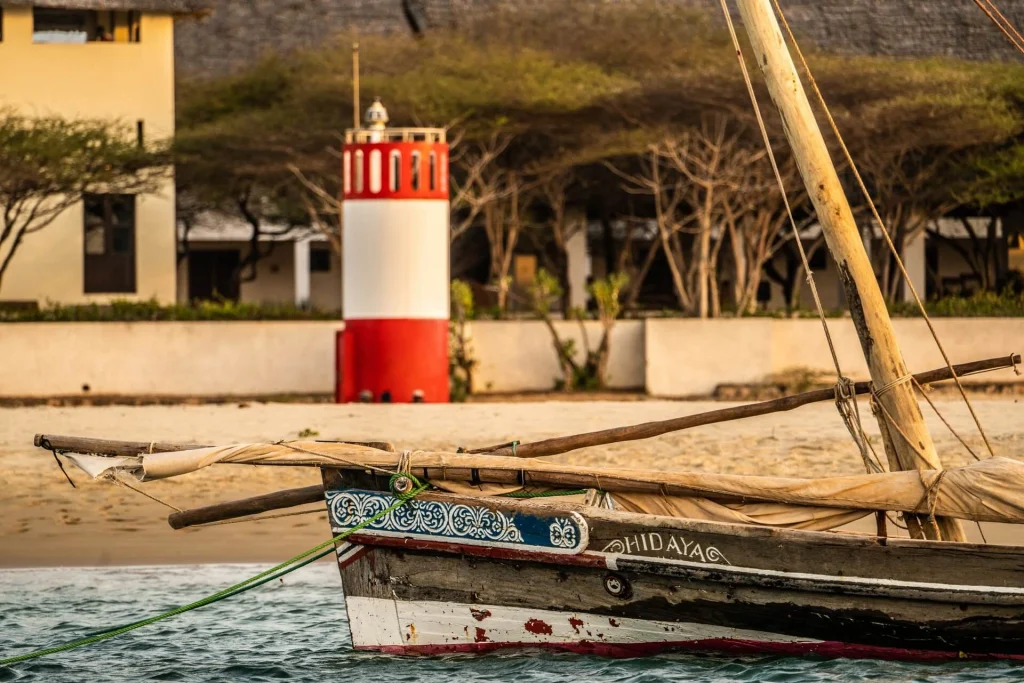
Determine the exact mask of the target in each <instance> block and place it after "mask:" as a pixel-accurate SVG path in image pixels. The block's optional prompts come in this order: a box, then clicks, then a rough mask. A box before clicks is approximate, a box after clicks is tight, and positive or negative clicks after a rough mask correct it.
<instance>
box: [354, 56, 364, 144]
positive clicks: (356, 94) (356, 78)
mask: <svg viewBox="0 0 1024 683" xmlns="http://www.w3.org/2000/svg"><path fill="white" fill-rule="evenodd" d="M360 118H362V112H360V111H359V43H352V127H353V128H354V129H356V130H359V123H360Z"/></svg>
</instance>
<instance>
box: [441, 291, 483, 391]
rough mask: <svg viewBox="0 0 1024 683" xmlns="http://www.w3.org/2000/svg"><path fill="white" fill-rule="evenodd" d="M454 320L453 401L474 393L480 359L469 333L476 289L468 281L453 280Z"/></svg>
mask: <svg viewBox="0 0 1024 683" xmlns="http://www.w3.org/2000/svg"><path fill="white" fill-rule="evenodd" d="M450 295H451V309H452V320H451V323H450V324H449V325H448V386H449V395H450V398H451V400H452V401H454V402H462V401H465V400H466V399H467V398H468V397H469V396H470V395H471V394H472V393H473V370H474V369H475V368H476V366H477V360H476V358H474V357H473V347H472V345H471V344H470V341H469V337H468V335H467V334H466V321H467V320H471V319H472V318H473V315H474V310H473V289H472V288H471V287H470V286H469V283H467V282H465V281H463V280H459V279H455V280H452V283H451V289H450Z"/></svg>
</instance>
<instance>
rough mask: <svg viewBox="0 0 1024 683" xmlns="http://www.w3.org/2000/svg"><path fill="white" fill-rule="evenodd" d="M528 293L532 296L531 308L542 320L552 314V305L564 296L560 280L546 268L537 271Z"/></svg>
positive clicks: (527, 289)
mask: <svg viewBox="0 0 1024 683" xmlns="http://www.w3.org/2000/svg"><path fill="white" fill-rule="evenodd" d="M526 291H527V292H528V293H529V295H530V307H531V308H532V309H533V312H534V313H535V314H536V315H537V316H539V317H541V318H544V317H547V316H549V315H550V314H551V305H552V304H553V303H554V302H555V301H557V300H558V299H559V298H561V296H562V294H563V292H562V285H561V283H559V282H558V278H557V277H555V276H554V275H552V274H551V272H550V271H548V270H547V269H546V268H541V269H539V270H538V271H537V274H536V275H535V276H534V278H533V282H531V283H530V284H529V285H528V286H527V288H526Z"/></svg>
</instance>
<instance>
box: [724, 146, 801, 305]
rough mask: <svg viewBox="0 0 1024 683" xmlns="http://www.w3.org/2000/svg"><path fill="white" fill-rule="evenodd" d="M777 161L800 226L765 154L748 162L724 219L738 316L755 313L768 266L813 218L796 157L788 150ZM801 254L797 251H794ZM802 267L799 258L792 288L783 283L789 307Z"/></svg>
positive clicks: (726, 203) (789, 283)
mask: <svg viewBox="0 0 1024 683" xmlns="http://www.w3.org/2000/svg"><path fill="white" fill-rule="evenodd" d="M777 161H778V160H777ZM778 164H779V173H780V175H781V176H782V183H783V186H784V187H785V188H786V191H787V192H788V193H789V204H790V207H791V209H792V210H793V211H794V220H795V221H796V222H797V224H796V226H791V225H790V224H789V223H790V221H789V213H788V212H787V211H786V202H785V201H784V198H783V196H782V192H781V190H780V189H779V185H778V182H777V180H776V179H775V174H774V172H773V171H772V168H771V165H770V164H769V162H768V160H767V159H763V160H761V161H759V162H758V163H752V164H749V165H747V166H746V168H745V171H746V175H745V176H744V178H743V180H742V182H741V183H740V186H739V190H738V191H737V192H736V193H735V197H734V201H730V202H725V217H724V218H725V227H726V231H727V234H728V238H729V245H730V248H731V252H732V265H733V280H732V286H733V303H734V305H735V309H736V315H737V316H742V315H745V314H747V313H749V312H752V311H753V310H754V308H755V307H756V305H757V290H758V286H759V285H760V283H761V279H762V275H763V274H765V269H766V265H767V264H768V263H770V262H771V260H772V259H773V258H774V257H775V255H776V254H777V253H778V252H779V250H780V249H782V248H783V247H784V246H786V245H788V244H791V243H792V241H793V239H794V238H795V237H796V234H797V233H799V232H801V231H802V230H803V229H804V228H805V227H807V226H808V225H810V224H811V223H812V222H813V221H814V220H815V216H814V210H813V207H812V206H811V204H810V201H809V199H808V197H807V192H806V190H805V189H804V184H803V182H802V181H801V180H800V174H799V173H798V171H797V168H796V163H795V162H794V160H793V158H792V157H791V156H789V155H786V156H784V157H782V160H781V161H778ZM794 228H795V230H794ZM794 246H795V245H794ZM797 255H798V254H796V252H795V250H794V252H793V256H797ZM802 270H803V263H802V262H798V264H797V267H796V272H793V273H790V275H789V277H791V278H792V279H791V280H790V281H789V282H788V287H786V286H784V288H783V289H784V293H785V298H786V304H787V306H792V305H793V304H794V302H793V301H792V300H791V299H792V295H793V292H794V290H795V291H796V292H799V288H794V286H793V284H794V282H795V278H796V277H798V275H799V274H800V273H801V272H802Z"/></svg>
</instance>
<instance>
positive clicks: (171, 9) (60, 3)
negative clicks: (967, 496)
mask: <svg viewBox="0 0 1024 683" xmlns="http://www.w3.org/2000/svg"><path fill="white" fill-rule="evenodd" d="M0 5H3V6H6V7H25V6H33V7H53V8H58V9H95V10H136V11H140V12H159V13H161V14H197V13H201V12H203V11H205V10H208V9H209V8H210V5H211V3H210V2H209V1H208V0H0Z"/></svg>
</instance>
